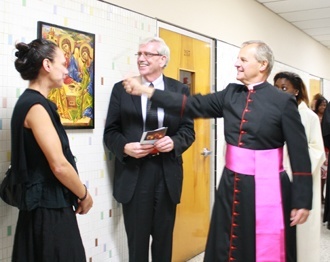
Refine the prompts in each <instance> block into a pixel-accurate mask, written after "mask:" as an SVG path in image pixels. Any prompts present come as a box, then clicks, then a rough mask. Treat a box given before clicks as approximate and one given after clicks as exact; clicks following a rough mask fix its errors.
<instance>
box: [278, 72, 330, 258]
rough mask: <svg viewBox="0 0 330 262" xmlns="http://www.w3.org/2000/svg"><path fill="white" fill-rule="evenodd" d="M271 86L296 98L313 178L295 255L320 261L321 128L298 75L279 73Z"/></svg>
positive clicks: (322, 149)
mask: <svg viewBox="0 0 330 262" xmlns="http://www.w3.org/2000/svg"><path fill="white" fill-rule="evenodd" d="M274 85H275V86H276V87H277V88H279V89H282V90H283V91H285V92H287V93H290V94H292V95H293V96H295V98H296V100H297V104H298V111H299V114H300V117H301V122H302V124H303V126H304V128H305V133H306V137H307V142H308V150H309V156H310V159H311V163H312V176H313V210H312V211H311V213H310V215H309V218H308V220H307V221H306V223H304V224H302V225H298V226H297V251H298V252H297V253H298V256H297V257H298V261H299V262H310V261H319V260H320V237H321V230H320V228H321V201H320V197H319V195H320V190H321V186H320V173H321V172H320V171H321V165H322V163H323V162H324V160H325V155H324V146H323V140H322V131H321V126H320V125H319V119H318V117H317V115H316V114H315V113H314V112H313V111H312V110H311V109H309V108H308V104H309V102H308V94H307V89H306V86H305V84H304V82H303V80H302V79H301V78H300V76H299V75H297V74H295V73H292V72H280V73H277V74H276V75H275V77H274ZM285 156H286V157H285V158H284V168H285V170H287V172H288V173H289V172H291V168H290V161H289V155H288V154H287V150H286V154H285Z"/></svg>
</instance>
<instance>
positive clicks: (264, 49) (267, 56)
mask: <svg viewBox="0 0 330 262" xmlns="http://www.w3.org/2000/svg"><path fill="white" fill-rule="evenodd" d="M252 44H255V45H257V52H256V55H255V57H256V59H257V61H258V62H263V61H267V62H268V65H267V73H268V76H269V75H270V73H271V71H272V69H273V66H274V55H273V51H272V50H271V49H270V47H269V46H268V45H267V44H266V43H264V42H262V41H260V40H250V41H246V42H244V43H243V44H242V47H245V46H247V45H252Z"/></svg>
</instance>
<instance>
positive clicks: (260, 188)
mask: <svg viewBox="0 0 330 262" xmlns="http://www.w3.org/2000/svg"><path fill="white" fill-rule="evenodd" d="M273 63H274V57H273V53H272V51H271V49H270V48H269V47H268V45H266V44H265V43H263V42H261V41H248V42H245V43H243V45H242V47H241V49H240V51H239V54H238V57H237V61H236V63H235V67H236V68H237V77H236V78H237V80H239V81H241V82H242V83H243V84H229V85H228V86H227V87H226V88H225V89H224V90H222V91H219V92H216V93H212V94H207V95H194V96H191V97H186V96H184V95H178V94H175V93H171V92H164V91H159V90H153V89H151V88H149V87H146V86H142V85H140V83H139V82H138V80H137V79H135V78H130V79H127V80H126V81H125V82H124V85H125V89H126V91H127V92H128V93H130V94H133V95H141V94H142V93H144V94H147V95H148V97H149V98H150V99H151V101H152V102H153V103H155V104H157V106H158V107H163V108H166V109H167V110H169V109H170V110H171V111H172V113H173V114H182V112H183V113H184V114H185V115H188V116H190V117H194V118H215V117H223V118H224V132H225V140H226V143H227V149H226V150H227V151H226V164H225V168H224V170H223V174H222V177H221V180H220V184H219V187H218V189H217V192H216V197H215V203H214V208H213V213H212V218H211V225H210V229H209V235H208V240H207V245H206V251H205V258H204V261H207V262H215V261H219V262H224V261H241V262H255V261H257V262H261V261H272V262H275V261H281V262H285V261H286V262H289V261H290V262H291V261H296V227H295V226H296V225H297V224H302V223H304V222H305V221H306V220H307V218H308V215H309V210H310V209H311V208H312V176H311V162H310V158H309V154H308V146H307V140H306V136H305V132H304V127H303V125H302V123H301V119H300V116H299V113H298V110H297V102H296V99H295V98H294V96H292V95H290V94H287V93H284V92H282V91H280V90H278V89H277V88H275V87H274V86H273V85H271V84H269V83H268V82H267V78H268V76H269V74H270V72H271V70H272V67H273ZM284 143H286V144H287V147H288V152H289V156H290V162H291V167H292V172H293V180H292V182H290V179H289V177H288V175H287V173H286V172H285V170H283V166H282V160H283V151H282V149H283V145H284Z"/></svg>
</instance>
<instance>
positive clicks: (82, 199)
mask: <svg viewBox="0 0 330 262" xmlns="http://www.w3.org/2000/svg"><path fill="white" fill-rule="evenodd" d="M84 187H85V195H84V196H83V197H82V198H79V197H78V199H79V200H80V201H84V200H85V199H86V197H87V187H86V185H85V184H84Z"/></svg>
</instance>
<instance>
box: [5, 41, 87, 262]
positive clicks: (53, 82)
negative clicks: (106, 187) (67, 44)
mask: <svg viewBox="0 0 330 262" xmlns="http://www.w3.org/2000/svg"><path fill="white" fill-rule="evenodd" d="M16 49H17V52H16V53H15V55H16V57H17V59H16V60H15V68H16V70H17V71H18V72H19V73H20V75H21V77H22V78H23V79H24V80H28V81H29V86H28V88H27V89H26V90H25V91H24V92H23V93H22V95H21V96H20V97H19V99H18V101H17V103H16V105H15V108H14V111H13V115H12V121H11V135H12V148H11V150H12V156H11V165H12V171H13V172H12V174H13V183H17V184H18V183H24V184H25V187H24V188H25V192H24V195H25V198H24V199H23V200H22V203H21V205H20V206H21V207H20V211H19V215H18V221H17V226H16V233H15V239H14V248H13V256H12V260H13V261H15V262H23V261H40V262H41V261H54V262H55V261H70V262H82V261H86V256H85V250H84V247H83V243H82V239H81V236H80V232H79V228H78V223H77V218H76V214H86V213H88V211H89V210H90V208H91V207H92V205H93V200H92V197H91V196H90V194H89V192H88V190H87V187H86V186H85V185H83V184H82V182H81V181H80V179H79V177H78V171H77V167H76V163H75V160H74V156H73V155H72V153H71V150H70V145H69V140H68V137H67V135H66V132H65V130H64V128H63V126H62V124H61V122H60V118H59V115H58V114H57V112H56V105H55V104H54V103H53V102H51V101H50V100H48V99H47V96H48V94H49V92H50V91H51V90H52V89H53V88H55V87H60V86H62V85H63V81H64V79H65V77H66V75H67V74H68V70H67V68H66V67H65V57H64V54H63V51H62V50H61V49H60V48H58V47H57V46H56V45H55V44H54V43H52V42H50V41H47V40H43V39H36V40H33V41H32V42H31V43H29V44H26V43H17V44H16Z"/></svg>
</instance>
